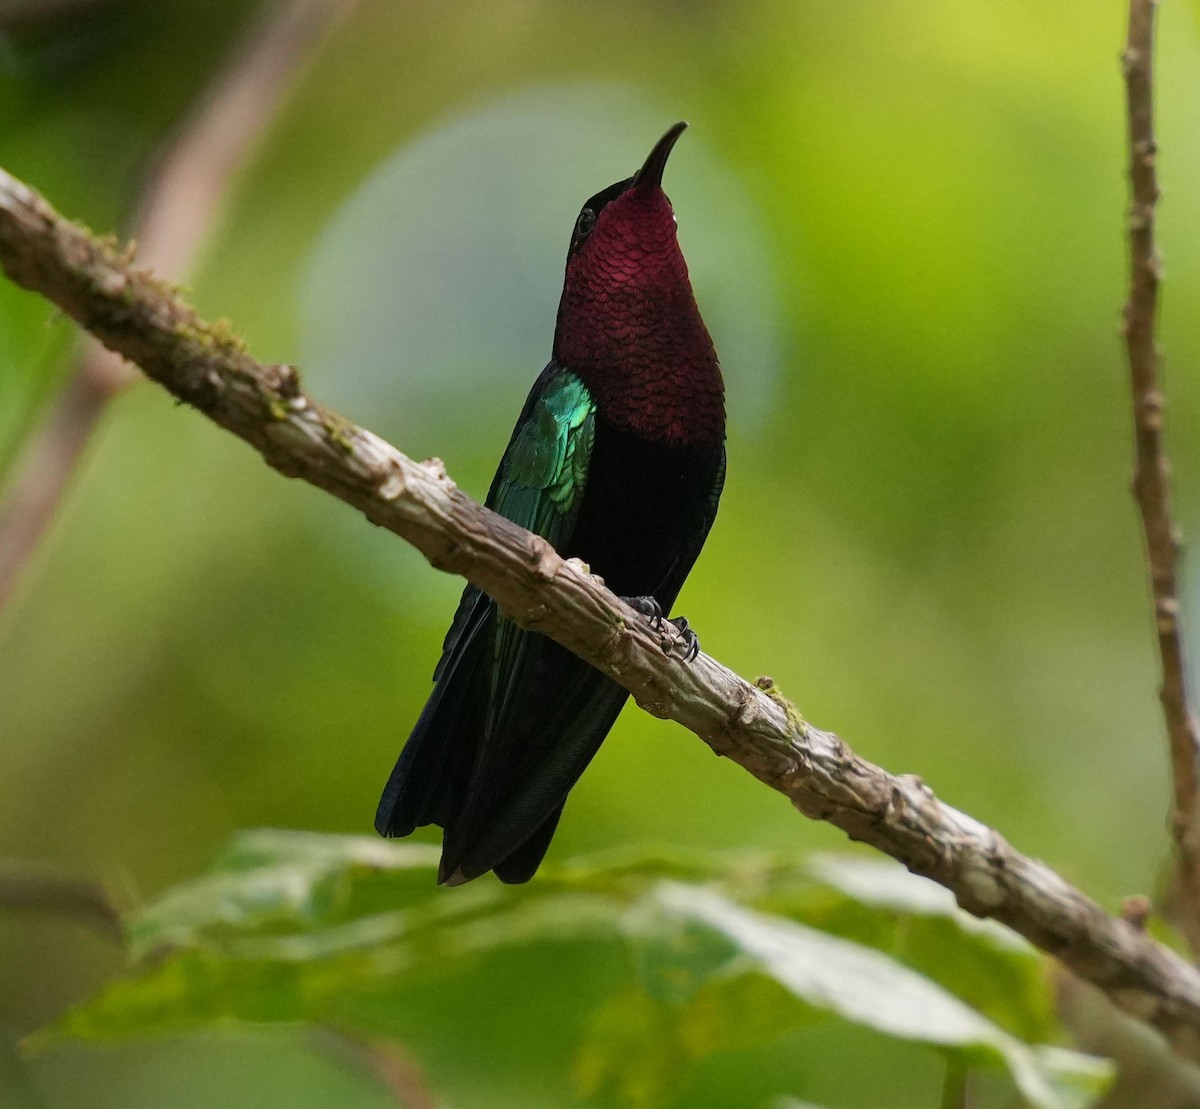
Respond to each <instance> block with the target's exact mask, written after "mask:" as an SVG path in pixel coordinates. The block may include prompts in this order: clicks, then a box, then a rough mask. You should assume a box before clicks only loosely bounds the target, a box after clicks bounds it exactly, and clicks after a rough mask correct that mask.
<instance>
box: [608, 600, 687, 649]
mask: <svg viewBox="0 0 1200 1109" xmlns="http://www.w3.org/2000/svg"><path fill="white" fill-rule="evenodd" d="M621 600H623V601H624V602H625V603H626V604H627V605H628V606H629V607H630V608H632V609H633V610H634V611H636V612H640V613H641V614H642V615H643V616H645V617H646V619H647V620H649V622H650V627H651V628H653V629H654V630H655V631H656V632H660V631H662V630H663V624H670V625H671V627H673V628H674V629H675V630H676V631H677V632H678V633H679V639H680V641H682V643H683V661H684V662H692V661H693V660H694V659H695V658H696V656H697V655H698V654H699V653H700V637H699V636H698V635H697V634H696V633H695V632H694V631H692V629H691V626H690V625H689V624H688V622H687V617H686V616H676V617H675V619H674V620H664V619H663V610H662V605H660V604H659V603H658V602H657V601H656V600H655V599H654V598H653V597H622V598H621ZM674 642H675V640H674V639H672V640H671V641H670V642H664V643H663V650H664V651H665V650H668V649H669V648H670V646H671V645H672V643H674Z"/></svg>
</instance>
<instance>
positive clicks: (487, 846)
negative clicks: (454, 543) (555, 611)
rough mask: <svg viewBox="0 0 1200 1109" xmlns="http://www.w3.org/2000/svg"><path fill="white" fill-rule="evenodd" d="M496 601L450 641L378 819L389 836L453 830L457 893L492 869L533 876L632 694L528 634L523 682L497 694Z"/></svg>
mask: <svg viewBox="0 0 1200 1109" xmlns="http://www.w3.org/2000/svg"><path fill="white" fill-rule="evenodd" d="M485 601H486V599H485ZM486 603H487V605H488V611H487V612H486V613H484V614H483V615H482V617H481V616H480V615H479V614H476V616H475V618H474V619H473V620H465V621H462V622H460V620H457V619H456V621H455V624H456V628H455V629H452V633H453V632H457V635H456V636H455V641H454V642H453V644H451V637H450V636H448V637H447V647H448V653H447V655H446V656H444V658H443V662H442V664H441V665H439V667H438V672H437V675H436V678H437V681H436V685H435V687H434V691H433V694H432V696H431V697H430V698H429V702H428V703H427V704H426V706H425V709H424V711H423V712H422V713H421V716H420V718H419V719H418V721H417V724H416V727H414V729H413V732H412V735H411V736H410V737H409V740H408V743H407V744H406V745H405V747H404V750H403V752H402V753H401V755H400V758H399V760H398V761H397V763H396V768H395V769H394V770H393V771H392V776H391V778H390V779H389V781H388V784H387V786H386V787H385V789H384V791H383V797H382V798H381V800H380V803H379V811H378V814H377V816H376V820H375V827H376V829H377V830H378V831H379V833H380V834H381V835H385V836H404V835H408V834H409V833H410V832H412V831H413V830H414V829H415V828H417V827H420V826H421V825H424V824H437V825H440V826H441V827H442V828H443V829H445V836H444V838H443V846H442V864H441V868H440V871H439V875H438V880H439V881H440V882H442V883H445V884H447V885H460V884H461V883H463V882H467V881H470V880H471V879H472V878H477V877H478V876H479V875H481V874H485V873H486V872H487V871H489V870H494V871H495V872H496V875H497V876H498V877H499V878H500V879H501V880H502V881H504V882H526V881H528V880H529V879H530V878H531V877H532V876H533V875H534V873H535V872H536V871H537V869H538V866H539V865H540V864H541V862H542V859H543V858H544V856H545V854H546V850H547V849H548V847H549V846H550V840H551V838H552V837H553V835H554V830H555V828H556V827H557V825H558V819H559V816H560V815H561V813H562V809H563V804H564V802H565V801H566V797H567V794H568V792H569V791H570V789H571V787H572V786H573V785H574V784H575V783H576V782H577V781H578V780H579V776H580V775H581V774H582V773H583V771H584V769H585V768H586V766H587V764H588V763H589V762H590V761H591V759H592V756H593V755H595V753H596V751H597V749H598V748H599V746H600V743H601V741H602V740H603V739H604V736H605V735H606V734H607V733H608V731H609V729H610V728H611V727H612V725H613V722H614V721H615V720H616V717H617V714H618V713H619V712H620V710H621V705H622V704H623V703H624V701H625V697H626V694H625V692H624V690H622V689H620V687H618V686H616V685H614V684H613V683H612V682H610V681H609V680H608V679H606V678H604V677H603V676H602V675H601V674H599V673H598V672H597V671H596V670H594V669H592V668H591V667H590V666H588V665H587V664H586V663H584V662H582V661H580V660H579V659H578V658H576V657H575V656H573V655H571V654H570V653H569V652H567V651H566V650H564V649H563V648H561V647H559V646H558V645H557V644H555V643H553V642H551V641H550V640H548V639H545V638H544V637H543V636H539V635H535V634H534V633H524V632H521V633H519V634H520V635H522V636H525V635H528V636H529V642H527V643H524V644H522V647H523V650H522V651H521V652H520V655H521V656H522V659H523V661H522V664H521V666H520V670H521V671H522V673H521V674H519V675H516V676H515V678H514V680H512V681H510V682H508V683H506V692H505V694H504V695H503V696H501V697H498V691H497V687H496V681H495V678H496V676H495V675H494V674H493V672H492V664H493V661H494V650H493V647H494V641H493V632H494V631H495V627H494V622H496V621H498V617H497V616H496V615H495V612H494V609H493V608H491V605H490V602H486ZM461 615H462V613H461V610H460V616H461ZM460 623H461V626H460ZM510 633H511V628H510V629H508V630H507V631H506V634H510ZM510 677H512V676H510ZM498 702H500V703H499V704H498ZM505 706H507V708H508V711H506V710H505Z"/></svg>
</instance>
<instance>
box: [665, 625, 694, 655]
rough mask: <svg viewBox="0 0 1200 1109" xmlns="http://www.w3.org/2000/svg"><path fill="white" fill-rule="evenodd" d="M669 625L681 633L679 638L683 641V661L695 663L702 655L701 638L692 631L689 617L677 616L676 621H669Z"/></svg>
mask: <svg viewBox="0 0 1200 1109" xmlns="http://www.w3.org/2000/svg"><path fill="white" fill-rule="evenodd" d="M667 623H668V624H671V625H672V626H673V627H674V628H675V630H676V631H677V632H678V633H679V638H680V639H681V640H682V641H683V661H684V662H693V661H694V660H695V658H696V656H697V655H698V654H699V653H700V637H699V636H698V635H697V634H696V633H695V632H694V631H692V628H691V625H690V624H689V623H688V622H687V617H686V616H676V617H675V619H674V620H668V621H667Z"/></svg>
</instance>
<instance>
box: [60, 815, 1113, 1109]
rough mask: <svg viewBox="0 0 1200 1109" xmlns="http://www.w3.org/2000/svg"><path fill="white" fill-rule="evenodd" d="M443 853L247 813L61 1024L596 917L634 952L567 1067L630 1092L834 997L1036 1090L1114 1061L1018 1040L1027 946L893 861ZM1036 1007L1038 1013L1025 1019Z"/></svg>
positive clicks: (1036, 994)
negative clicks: (449, 875)
mask: <svg viewBox="0 0 1200 1109" xmlns="http://www.w3.org/2000/svg"><path fill="white" fill-rule="evenodd" d="M437 858H438V851H437V850H436V849H435V848H433V847H430V846H426V845H420V844H410V843H397V842H387V841H383V840H378V839H374V838H365V837H357V836H332V835H321V834H316V833H310V832H291V831H277V830H259V831H252V832H244V833H241V834H240V835H238V836H236V837H234V839H233V840H232V841H231V842H230V843H229V845H228V846H227V847H226V848H225V849H224V850H223V851H222V852H221V853H220V854H219V855H218V856H217V857H216V859H215V860H214V862H213V864H212V867H211V869H210V871H209V873H207V874H204V875H201V876H200V877H198V878H196V879H195V880H193V881H191V882H188V883H185V884H183V885H181V886H179V887H177V888H175V889H173V890H168V891H167V892H166V893H164V894H163V895H162V896H161V897H159V898H158V899H157V900H156V901H154V902H153V903H151V904H150V905H148V906H146V907H145V908H144V909H143V910H142V911H141V912H140V913H138V914H137V915H136V916H135V917H134V918H133V919H132V920H131V921H130V926H129V932H130V935H131V937H132V941H133V956H134V966H133V968H132V971H131V973H130V975H129V976H128V977H127V978H125V979H123V980H121V981H118V982H115V983H113V984H112V985H111V986H110V987H109V988H108V989H107V990H105V991H104V992H103V993H101V994H100V996H98V997H97V998H94V999H93V1000H92V1001H90V1002H88V1003H86V1004H84V1005H82V1006H80V1007H79V1008H77V1009H76V1010H74V1011H73V1012H72V1013H69V1014H68V1015H67V1016H66V1017H65V1018H64V1019H63V1020H62V1021H61V1022H60V1023H59V1025H58V1026H56V1028H55V1029H54V1030H53V1033H54V1034H56V1035H60V1036H61V1035H66V1036H81V1037H110V1036H124V1035H129V1034H133V1033H145V1032H163V1031H169V1030H174V1031H178V1030H182V1029H187V1028H194V1027H202V1026H205V1025H209V1024H213V1023H216V1022H219V1021H221V1020H226V1019H229V1018H234V1019H238V1020H252V1021H266V1022H278V1021H297V1020H309V1021H337V1020H344V1019H348V1016H347V1009H346V1007H347V1004H348V999H351V998H354V997H356V996H365V995H370V994H373V993H379V992H380V991H387V992H388V993H390V994H394V993H395V992H396V991H398V990H402V989H403V988H404V987H405V986H406V985H408V984H411V983H413V982H414V981H416V980H418V979H419V978H425V977H428V976H430V975H440V974H446V973H450V972H452V971H454V970H455V969H459V970H463V969H466V968H469V967H470V965H471V963H470V960H472V959H477V958H480V957H482V956H484V955H486V954H487V953H488V952H492V951H496V950H499V949H503V948H516V947H522V946H527V947H536V946H537V945H544V944H548V943H553V942H558V941H563V940H572V941H579V940H591V941H599V942H602V943H605V942H607V943H612V942H623V943H626V944H628V945H629V947H630V949H631V951H632V954H633V961H634V966H635V969H636V972H637V973H636V979H635V984H632V985H631V986H630V987H629V988H628V989H626V990H625V991H623V992H621V993H620V994H618V995H617V996H616V997H615V998H614V1000H613V1001H612V1002H610V1003H609V1004H608V1005H607V1006H605V1007H604V1008H603V1009H602V1010H601V1011H600V1012H599V1013H598V1014H597V1015H596V1017H595V1019H594V1020H593V1022H592V1026H591V1031H590V1033H589V1035H588V1036H587V1037H586V1042H585V1043H584V1045H583V1047H582V1049H581V1052H580V1056H579V1061H578V1069H577V1077H578V1082H579V1085H580V1087H581V1088H582V1089H583V1090H584V1091H585V1092H587V1093H606V1094H610V1095H612V1096H614V1097H616V1098H617V1099H618V1100H619V1101H620V1102H621V1103H622V1104H624V1105H628V1106H632V1107H635V1109H642V1107H649V1106H654V1105H657V1104H661V1103H662V1102H663V1101H664V1100H665V1099H666V1098H667V1097H668V1096H669V1094H670V1093H671V1091H672V1089H673V1088H674V1086H675V1085H676V1083H677V1082H678V1081H679V1079H680V1077H681V1075H682V1074H683V1073H684V1072H685V1071H686V1069H687V1068H688V1066H689V1065H690V1064H691V1063H693V1062H696V1061H698V1060H700V1059H703V1058H705V1057H707V1056H710V1055H712V1054H714V1053H716V1052H721V1051H736V1050H739V1049H746V1048H750V1047H752V1046H755V1045H757V1044H760V1043H762V1042H764V1041H768V1040H770V1039H771V1038H772V1037H774V1036H775V1035H777V1034H778V1033H779V1032H781V1031H784V1030H786V1029H788V1028H790V1027H794V1026H796V1025H798V1024H800V1023H803V1022H805V1021H809V1020H813V1019H817V1018H819V1017H827V1016H830V1015H832V1016H836V1017H839V1018H841V1019H843V1020H846V1021H850V1022H852V1023H855V1024H860V1025H864V1026H866V1027H869V1028H872V1029H874V1030H876V1031H877V1032H880V1033H882V1034H885V1035H888V1036H893V1037H896V1038H899V1039H903V1040H909V1041H916V1042H919V1043H924V1044H928V1045H931V1046H934V1047H936V1048H937V1049H939V1050H942V1051H946V1052H949V1053H951V1054H953V1055H955V1056H956V1057H959V1058H961V1059H962V1060H964V1061H966V1062H968V1063H970V1064H972V1065H989V1066H1004V1067H1007V1069H1008V1070H1009V1071H1010V1072H1011V1073H1012V1075H1013V1077H1014V1079H1015V1081H1016V1082H1017V1084H1018V1085H1019V1086H1020V1088H1021V1089H1022V1091H1023V1093H1024V1094H1025V1096H1026V1098H1027V1099H1028V1100H1029V1101H1030V1102H1031V1103H1032V1104H1034V1105H1036V1106H1038V1107H1039V1109H1076V1107H1077V1106H1079V1105H1081V1104H1083V1100H1082V1099H1084V1098H1085V1097H1086V1096H1087V1095H1088V1094H1090V1093H1091V1092H1093V1091H1094V1090H1095V1089H1096V1088H1098V1086H1099V1085H1100V1084H1101V1083H1102V1082H1103V1078H1104V1075H1105V1073H1106V1071H1105V1070H1104V1068H1103V1066H1102V1065H1101V1064H1098V1063H1096V1062H1095V1061H1093V1060H1088V1059H1084V1058H1083V1057H1082V1056H1078V1055H1074V1054H1072V1053H1069V1052H1066V1053H1061V1054H1059V1053H1057V1052H1056V1050H1054V1049H1049V1048H1038V1047H1031V1046H1029V1043H1028V1042H1026V1041H1027V1040H1031V1039H1037V1038H1049V1037H1050V1036H1052V1035H1053V1034H1054V1028H1053V1026H1052V1024H1050V1023H1049V1021H1048V1018H1047V1017H1046V1012H1048V1006H1047V1002H1046V999H1045V993H1046V989H1045V983H1044V982H1043V980H1042V978H1041V977H1040V967H1041V962H1040V959H1039V958H1038V957H1036V955H1035V953H1033V952H1032V951H1031V949H1029V948H1028V946H1027V945H1025V944H1023V943H1021V942H1019V941H1015V940H1012V939H1010V938H1009V937H1008V936H1007V935H1005V934H1004V933H1002V932H999V931H997V930H996V929H994V928H990V927H981V926H980V924H979V922H977V921H975V920H973V919H972V918H970V917H968V916H967V915H966V914H964V913H962V912H961V911H960V910H958V909H957V908H956V907H955V906H954V904H953V902H952V901H948V900H946V898H943V897H942V896H941V891H940V890H938V889H937V888H936V887H933V886H932V885H931V884H930V883H927V882H925V881H924V880H923V879H918V878H914V877H912V876H911V875H907V874H905V873H904V872H903V871H901V870H900V869H899V868H898V867H895V866H891V865H889V864H879V865H876V864H875V863H874V862H873V861H872V860H863V859H858V858H849V857H848V858H840V857H832V856H818V857H815V858H814V859H812V860H809V861H807V862H805V861H802V860H798V859H795V858H784V857H778V856H771V855H765V854H745V855H738V856H731V857H727V858H722V857H720V856H716V855H711V854H708V855H705V854H700V855H693V854H690V853H687V852H670V853H662V852H659V853H655V852H646V851H640V852H629V853H624V854H610V855H607V856H604V857H600V858H596V859H592V860H583V861H580V862H576V863H571V864H567V865H559V866H547V867H545V868H544V869H543V872H542V873H539V875H538V878H537V880H536V881H534V882H531V883H528V884H527V885H523V886H516V887H509V886H502V885H500V884H498V883H494V882H477V883H473V884H472V885H470V886H468V887H466V888H464V889H461V890H458V889H456V890H453V891H445V890H440V889H439V888H438V887H437V886H436V883H435V875H436V868H437ZM906 964H907V965H906ZM923 972H924V973H923ZM996 1012H1001V1013H1003V1014H1004V1016H1005V1018H1006V1019H1003V1020H999V1022H998V1018H996V1017H995V1014H996ZM1026 1027H1030V1028H1034V1029H1038V1030H1041V1029H1042V1028H1043V1027H1045V1028H1046V1034H1045V1036H1043V1037H1038V1036H1029V1035H1025V1036H1023V1035H1018V1034H1015V1033H1016V1032H1020V1033H1024V1031H1025V1028H1026Z"/></svg>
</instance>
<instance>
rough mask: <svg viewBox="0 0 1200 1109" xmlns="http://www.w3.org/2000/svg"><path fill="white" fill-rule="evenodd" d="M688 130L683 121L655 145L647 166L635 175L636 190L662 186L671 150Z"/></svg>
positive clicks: (647, 160)
mask: <svg viewBox="0 0 1200 1109" xmlns="http://www.w3.org/2000/svg"><path fill="white" fill-rule="evenodd" d="M686 130H687V124H686V123H684V122H683V121H682V120H681V121H680V122H679V123H677V124H675V126H674V127H672V128H671V129H670V130H669V131H668V132H667V133H666V134H665V135H663V137H662V138H661V139H659V140H658V142H656V143H655V144H654V149H653V150H651V151H650V157H648V158H647V159H646V163H645V165H643V166H642V168H641V169H639V170H638V171H637V173H635V174H634V175H633V184H634V187H635V188H636V187H640V186H642V185H645V186H647V187H650V188H658V187H659V186H661V185H662V175H663V170H664V169H666V168H667V158H669V157H670V155H671V148H672V147H673V146H674V145H675V141H676V140H677V139H678V138H679V136H680V135H682V134H683V133H684V131H686Z"/></svg>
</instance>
